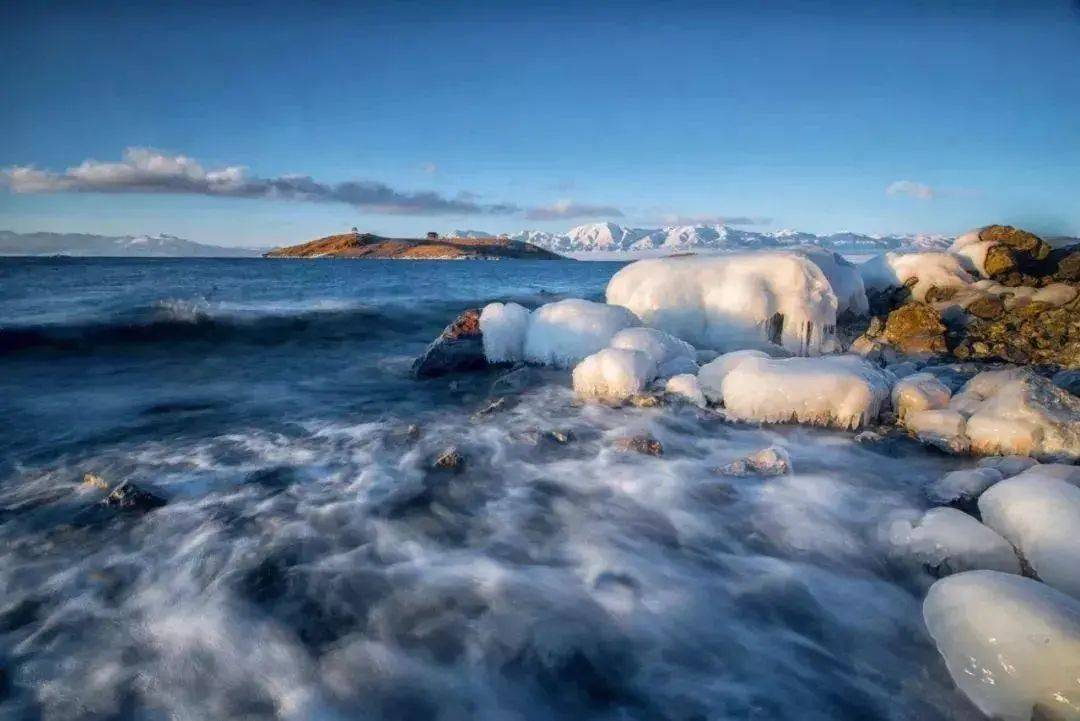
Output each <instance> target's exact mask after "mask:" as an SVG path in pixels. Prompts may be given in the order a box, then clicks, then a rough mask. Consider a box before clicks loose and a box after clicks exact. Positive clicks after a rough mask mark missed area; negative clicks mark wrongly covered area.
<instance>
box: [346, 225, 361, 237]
mask: <svg viewBox="0 0 1080 721" xmlns="http://www.w3.org/2000/svg"><path fill="white" fill-rule="evenodd" d="M349 232H351V233H352V234H353V235H360V230H359V229H358V228H357V227H356V226H355V225H354V226H353V227H352V230H351V231H349Z"/></svg>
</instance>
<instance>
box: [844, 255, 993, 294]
mask: <svg viewBox="0 0 1080 721" xmlns="http://www.w3.org/2000/svg"><path fill="white" fill-rule="evenodd" d="M859 272H860V273H861V274H862V279H863V284H864V285H865V287H866V290H867V291H870V290H875V291H883V290H887V289H889V288H896V287H902V286H905V285H908V284H909V283H910V284H911V295H912V297H913V298H914V299H915V300H918V301H925V300H926V292H927V291H928V290H930V289H931V288H938V289H939V290H940V289H942V288H962V287H964V286H966V285H968V284H969V283H971V282H972V281H973V280H974V278H972V277H971V274H969V273H968V272H967V271H966V270H964V267H963V265H962V264H961V262H960V260H958V259H957V258H956V256H954V255H951V254H949V253H936V252H930V253H895V252H890V253H882V254H881V255H877V256H874V257H873V258H871V259H870V260H868V261H866V262H865V263H863V264H862V265H860V266H859Z"/></svg>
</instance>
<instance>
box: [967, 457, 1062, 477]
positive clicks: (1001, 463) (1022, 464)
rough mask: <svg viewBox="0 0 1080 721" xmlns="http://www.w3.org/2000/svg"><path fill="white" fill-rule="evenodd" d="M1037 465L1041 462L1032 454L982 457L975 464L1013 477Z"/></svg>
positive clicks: (1004, 475)
mask: <svg viewBox="0 0 1080 721" xmlns="http://www.w3.org/2000/svg"><path fill="white" fill-rule="evenodd" d="M1037 465H1039V462H1038V461H1036V460H1035V459H1034V458H1031V457H1030V456H987V457H986V458H980V459H979V462H978V463H976V464H975V466H976V467H978V468H993V469H994V470H995V471H998V472H999V473H1001V475H1002V476H1003V477H1004V478H1012V477H1013V476H1015V475H1016V474H1017V473H1022V472H1023V471H1026V470H1027V469H1029V468H1031V467H1032V466H1037ZM1078 470H1080V469H1078Z"/></svg>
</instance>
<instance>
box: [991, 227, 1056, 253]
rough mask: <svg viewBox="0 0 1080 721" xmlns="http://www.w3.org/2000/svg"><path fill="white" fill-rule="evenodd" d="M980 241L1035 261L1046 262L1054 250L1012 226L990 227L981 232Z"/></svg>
mask: <svg viewBox="0 0 1080 721" xmlns="http://www.w3.org/2000/svg"><path fill="white" fill-rule="evenodd" d="M979 240H981V241H986V242H994V243H999V244H1000V245H1001V246H1005V247H1007V248H1009V249H1011V250H1014V251H1018V252H1019V253H1022V254H1024V255H1025V256H1027V257H1030V258H1032V259H1034V260H1044V259H1045V258H1046V257H1047V256H1049V255H1050V252H1051V251H1052V250H1053V248H1051V247H1050V245H1049V244H1048V243H1046V242H1045V241H1044V240H1043V239H1042V238H1040V237H1039V236H1037V235H1035V234H1034V233H1029V232H1028V231H1026V230H1020V229H1019V228H1014V227H1013V226H1011V225H988V226H986V227H985V228H983V229H981V230H980V231H979Z"/></svg>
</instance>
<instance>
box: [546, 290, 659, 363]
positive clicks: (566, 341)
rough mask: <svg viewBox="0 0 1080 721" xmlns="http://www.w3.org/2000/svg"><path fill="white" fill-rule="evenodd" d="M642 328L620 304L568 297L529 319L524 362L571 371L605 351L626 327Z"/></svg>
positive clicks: (549, 304)
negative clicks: (585, 358) (590, 356)
mask: <svg viewBox="0 0 1080 721" xmlns="http://www.w3.org/2000/svg"><path fill="white" fill-rule="evenodd" d="M637 325H641V323H640V321H639V320H638V319H637V317H636V316H635V315H634V314H633V313H631V312H630V311H629V310H627V309H626V308H623V307H620V306H617V305H605V304H603V303H593V302H592V301H588V300H580V299H578V298H569V299H567V300H560V301H557V302H555V303H548V304H547V305H543V306H540V307H539V308H537V309H536V310H534V311H533V312H532V315H531V316H530V317H529V329H528V332H527V333H526V335H525V360H526V361H528V362H530V363H539V364H541V365H551V366H555V367H557V368H569V367H571V366H573V365H574V364H575V363H578V362H579V361H581V360H582V359H583V358H584V357H585V356H587V355H590V354H592V353H596V352H597V351H599V350H601V349H602V348H606V347H607V345H608V344H609V343H610V342H611V339H612V337H613V336H614V335H615V334H616V333H618V332H619V331H620V330H622V329H623V328H631V327H634V326H637Z"/></svg>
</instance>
